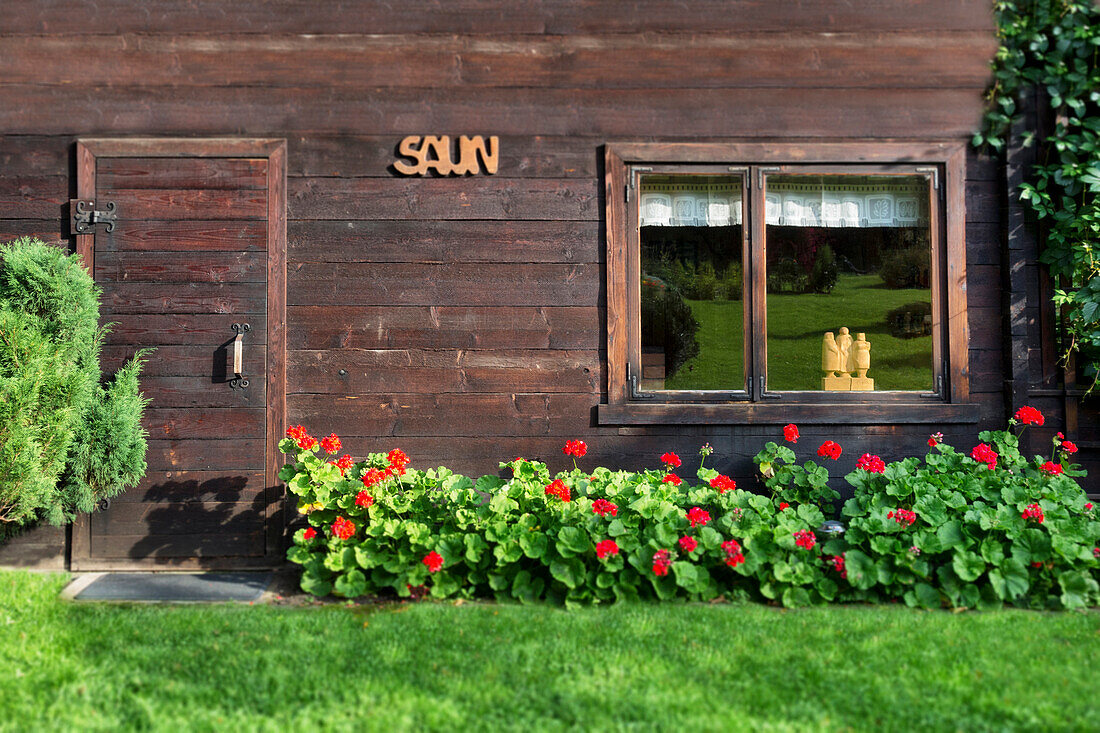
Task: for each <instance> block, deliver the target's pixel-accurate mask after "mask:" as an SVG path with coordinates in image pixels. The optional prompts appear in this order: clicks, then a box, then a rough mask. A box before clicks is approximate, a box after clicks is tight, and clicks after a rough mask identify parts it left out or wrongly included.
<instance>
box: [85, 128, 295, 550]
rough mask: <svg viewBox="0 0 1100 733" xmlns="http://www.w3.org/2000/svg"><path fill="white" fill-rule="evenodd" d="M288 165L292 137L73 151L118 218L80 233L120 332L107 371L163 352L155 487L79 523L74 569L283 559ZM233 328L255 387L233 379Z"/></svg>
mask: <svg viewBox="0 0 1100 733" xmlns="http://www.w3.org/2000/svg"><path fill="white" fill-rule="evenodd" d="M285 160H286V144H285V142H284V141H282V140H242V139H205V140H203V139H190V138H188V139H144V138H142V139H120V140H81V141H79V142H78V143H77V189H78V199H80V200H88V201H92V200H94V201H95V209H97V210H103V211H106V210H108V209H109V206H108V203H109V202H110V203H113V204H114V215H115V217H116V221H114V222H113V226H111V227H110V228H111V229H112V231H107V229H108V228H109V225H108V223H99V224H92V225H91V227H92V228H94V232H92V233H90V234H86V235H78V236H77V249H78V252H79V253H80V254H81V256H82V257H83V258H84V261H85V264H86V265H87V266H88V267H89V269H90V270H91V271H92V272H93V273H94V276H95V280H96V283H97V284H98V285H99V287H100V288H101V289H102V291H103V297H102V304H103V305H102V314H103V315H102V320H103V322H104V323H113V324H114V325H113V326H112V327H111V332H110V334H109V335H108V337H107V339H106V342H105V344H104V349H103V364H104V371H105V372H113V371H114V370H115V369H117V368H118V367H119V366H120V365H121V364H122V363H124V361H125V360H126V359H128V358H129V357H130V356H131V355H133V354H134V353H135V351H137V350H138V349H142V348H147V347H152V348H155V351H154V352H153V353H152V354H150V355H149V356H148V361H147V363H146V365H145V368H144V370H143V373H142V377H141V385H142V391H143V392H144V394H145V395H146V396H147V397H149V398H151V400H152V402H151V403H150V404H149V406H148V407H147V408H146V412H145V428H146V430H147V431H148V439H149V450H148V453H147V457H146V459H147V463H148V470H147V473H146V476H145V480H144V481H142V482H141V484H140V485H139V486H137V487H135V488H133V489H131V490H129V491H127V492H126V493H124V494H122V495H120V496H118V497H115V498H114V499H113V500H111V502H110V504H109V506H107V507H106V508H104V509H102V510H100V511H97V512H95V513H94V514H92V515H90V516H86V517H81V518H80V519H79V520H78V521H77V522H76V524H75V525H74V531H73V550H72V568H73V569H74V570H93V569H94V570H107V569H131V568H133V569H137V568H144V567H151V566H152V567H157V566H161V567H163V566H168V567H180V568H194V567H249V566H259V567H263V566H270V565H272V564H276V563H278V562H279V561H280V560H281V558H282V554H283V548H282V544H281V543H282V531H281V530H282V525H283V517H282V512H281V504H282V492H281V491H280V490H279V487H278V482H277V479H276V474H277V472H278V468H279V464H280V460H279V459H280V458H281V456H280V455H279V454H278V452H277V447H276V446H277V443H278V440H279V438H280V437H281V435H282V431H283V421H284V413H285V358H284V356H285V327H284V324H285V302H286V297H285V280H286V261H285V260H286V254H285V253H286V225H285V211H286V167H285ZM74 208H75V207H74ZM245 324H247V327H246V326H245ZM235 326H236V330H235ZM246 328H247V330H245V329H246ZM238 331H242V333H241V337H242V338H241V353H242V356H243V364H242V366H243V370H242V373H243V375H244V378H245V379H247V387H245V386H243V385H242V384H241V383H234V382H233V381H232V380H233V379H234V373H233V363H232V356H233V350H234V340H235V337H236V335H237V332H238Z"/></svg>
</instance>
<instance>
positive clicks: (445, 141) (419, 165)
mask: <svg viewBox="0 0 1100 733" xmlns="http://www.w3.org/2000/svg"><path fill="white" fill-rule="evenodd" d="M397 152H398V154H400V155H403V156H404V157H406V158H411V159H413V160H415V161H416V165H410V164H408V163H406V162H405V161H403V160H395V161H394V163H393V167H394V169H395V170H396V171H397V172H398V173H400V174H402V175H405V176H422V175H424V174H425V173H427V172H428V171H429V170H432V169H434V170H435V171H436V173H438V174H439V175H441V176H450V175H455V176H464V175H466V174H472V175H477V174H478V173H480V172H481V166H482V165H484V166H485V172H486V173H488V174H489V175H492V174H494V173H496V172H497V157H498V154H499V152H500V138H498V137H497V136H496V135H493V136H491V137H490V138H489V140H488V143H486V141H485V138H483V137H482V136H481V135H474V136H473V137H469V136H467V135H460V136H459V138H458V162H457V163H455V162H452V161H451V137H450V135H443V136H436V135H427V136H425V137H423V138H421V136H420V135H409V136H408V137H406V138H405V139H404V140H402V141H401V144H400V145H398V146H397Z"/></svg>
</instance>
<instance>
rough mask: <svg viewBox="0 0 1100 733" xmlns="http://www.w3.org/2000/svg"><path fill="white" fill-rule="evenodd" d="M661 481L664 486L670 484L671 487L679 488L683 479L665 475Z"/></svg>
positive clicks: (674, 475) (671, 474) (670, 474)
mask: <svg viewBox="0 0 1100 733" xmlns="http://www.w3.org/2000/svg"><path fill="white" fill-rule="evenodd" d="M661 481H662V482H663V483H666V484H672V485H673V486H679V485H680V484H681V482H683V479H682V478H680V477H679V476H677V475H676V474H674V473H666V474H665V477H664V478H663V479H661Z"/></svg>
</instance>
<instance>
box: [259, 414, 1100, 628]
mask: <svg viewBox="0 0 1100 733" xmlns="http://www.w3.org/2000/svg"><path fill="white" fill-rule="evenodd" d="M1029 424H1040V425H1041V424H1042V415H1041V414H1039V412H1038V411H1037V410H1033V409H1032V408H1024V409H1022V410H1021V411H1020V412H1019V413H1017V416H1016V418H1015V419H1013V420H1012V421H1010V426H1009V430H1008V431H987V432H983V433H982V434H981V435H980V436H979V438H980V440H981V442H980V443H979V444H978V445H977V446H975V447H974V448H973V449H972V450H971V451H970V453H969V454H965V453H960V452H958V451H956V450H955V449H954V448H953V447H951V446H950V445H947V444H946V443H943V442H942V436H939V435H933V436H931V437H930V438H929V452H928V454H927V455H926V456H925V457H924V458H923V459H920V458H906V459H904V460H901V461H895V462H893V463H889V464H887V463H885V462H884V461H883V460H882V459H881V458H879V457H878V456H874V455H870V454H866V455H863V456H862V457H861V458H860V459H859V461H858V463H857V468H856V470H855V471H853V472H852V473H850V474H848V475H847V476H845V477H844V478H845V480H846V481H847V482H848V483H849V484H850V485H851V486H853V487H854V488H855V495H854V496H853V497H852V498H851V499H849V500H848V501H847V502H845V503H844V505H843V507H842V508H841V511H840V518H841V519H842V520H843V521H844V522H846V523H847V531H846V532H845V533H843V534H841V535H837V536H831V537H830V536H826V535H825V533H823V531H822V526H823V523H824V522H825V519H826V516H827V515H831V514H832V513H833V502H834V501H836V500H837V499H839V497H840V495H839V494H838V493H837V492H836V491H835V490H833V489H832V488H830V487H829V471H828V468H827V467H826V465H819V464H818V463H816V462H815V461H813V460H808V461H806V462H804V463H801V464H800V463H798V462H797V461H796V454H795V452H794V450H792V449H791V448H790V447H788V446H787V445H780V444H776V443H774V442H769V443H767V444H766V445H765V447H764V449H763V450H762V451H761V452H760V453H759V454H758V455H757V456H756V459H755V460H756V463H757V466H758V468H759V471H760V476H761V479H762V481H763V483H764V486H765V487H766V488H767V489H768V490H769V491H770V495H762V494H757V493H752V492H749V491H745V490H742V489H738V488H737V486H736V482H734V481H733V480H732V479H730V478H729V477H727V476H723V475H720V474H719V473H718V472H717V471H715V470H713V469H710V468H707V467H706V466H705V460H706V457H707V456H708V455H709V454H710V448H709V446H704V447H703V449H702V450H701V451H700V454H701V460H700V467H699V469H698V470H697V471H696V472H695V474H696V477H697V479H698V482H697V483H696V482H693V481H689V480H687V479H686V478H685V477H683V476H682V475H681V474H682V473H686V472H685V471H682V470H681V469H682V466H683V461H682V459H681V458H680V457H679V456H677V455H676V454H675V453H666V454H664V455H663V456H661V457H660V459H659V460H660V462H661V467H660V468H659V469H652V470H646V471H640V472H629V471H611V470H609V469H607V468H595V469H592V470H591V471H582V470H581V469H580V468H579V467H578V464H577V460H578V459H583V458H584V456H585V455H586V453H587V446H586V445H585V444H584V443H583V442H581V441H569V442H568V443H567V444H566V446H565V448H564V451H563V452H564V453H565V454H566V455H569V456H571V457H572V459H573V468H572V470H568V471H563V472H560V473H557V474H556V475H551V474H550V471H549V468H548V467H547V466H546V464H544V463H539V462H536V461H527V460H524V459H523V458H516V459H514V460H512V461H509V462H506V463H502V464H500V465H501V467H502V468H507V469H510V472H511V474H512V476H511V478H507V479H505V478H500V477H498V476H482V477H481V478H479V479H477V480H476V481H474V480H472V479H470V478H468V477H466V476H461V475H459V474H455V473H452V472H451V471H449V470H447V469H446V468H442V467H441V468H437V469H429V470H427V471H421V470H418V469H414V468H411V467H410V466H409V458H408V456H406V455H405V454H404V453H403V452H402V451H400V450H393V451H390V452H389V453H388V454H382V453H377V454H371V455H370V456H368V458H367V460H366V461H362V462H358V463H356V462H354V461H353V460H352V458H351V457H350V456H347V455H345V456H341V457H339V458H334V457H335V456H336V455H337V454H338V453H339V452H340V450H341V445H340V440H339V438H338V437H336V436H335V435H331V436H329V437H328V438H325V439H323V440H321V441H317V440H316V439H315V438H313V437H311V436H310V435H308V433H307V431H306V430H305V429H304V428H302V427H301V426H298V427H292V428H290V429H289V430H288V431H287V434H288V437H287V438H286V439H284V440H283V441H282V443H280V449H281V450H283V451H284V452H285V453H288V454H291V455H292V456H293V458H294V461H293V462H292V463H288V464H287V465H286V466H284V467H283V469H282V471H280V473H279V478H280V479H282V480H283V481H286V482H287V486H288V488H289V489H290V491H291V492H292V493H294V494H296V495H297V496H298V497H299V504H298V506H299V511H301V512H302V513H303V514H305V515H306V517H307V520H308V523H309V525H310V526H309V527H306V528H303V529H299V530H298V531H297V532H295V534H294V545H293V547H291V548H290V550H289V552H288V553H287V557H288V558H289V559H290V560H291V561H292V562H295V563H298V564H300V565H302V568H303V572H302V588H303V589H304V590H305V591H307V592H309V593H312V594H315V595H319V596H321V595H327V594H329V593H335V594H336V595H339V596H343V597H346V598H354V597H357V596H362V595H365V594H377V593H385V592H395V593H396V594H397V595H399V596H406V597H407V596H414V597H419V596H421V595H423V594H425V593H430V594H431V595H432V596H434V597H437V598H446V597H451V596H460V597H491V598H492V597H495V598H497V599H500V600H512V599H515V600H520V601H524V602H532V601H543V600H545V601H552V602H557V603H565V604H567V605H572V604H586V603H599V602H609V601H616V600H628V599H635V598H659V599H662V600H669V599H674V598H684V599H692V600H712V599H715V598H719V597H725V598H748V599H767V600H771V601H777V602H781V603H782V604H783V605H785V606H803V605H808V604H815V603H824V602H830V601H871V602H877V601H896V600H903V601H904V602H905V603H907V604H908V605H910V606H920V607H924V608H938V607H941V606H950V607H970V608H973V607H980V608H994V607H998V606H1001V605H1002V604H1004V603H1011V604H1013V605H1018V606H1027V607H1033V608H1073V607H1081V606H1087V605H1095V604H1096V603H1097V601H1098V600H1100V584H1098V583H1097V580H1098V578H1100V547H1098V545H1100V521H1098V520H1097V518H1096V515H1095V510H1094V507H1093V506H1092V504H1090V503H1089V502H1088V501H1087V497H1086V495H1085V493H1084V491H1083V490H1082V489H1081V487H1080V486H1079V485H1078V484H1077V482H1076V481H1075V480H1074V477H1076V476H1082V475H1084V474H1083V472H1081V471H1080V470H1078V467H1077V466H1075V465H1074V464H1072V463H1071V462H1069V461H1070V457H1071V456H1072V454H1073V453H1075V452H1076V450H1077V449H1076V446H1074V445H1073V444H1072V443H1071V442H1070V441H1066V440H1064V439H1063V438H1062V436H1061V435H1060V434H1059V436H1058V437H1057V438H1055V441H1054V451H1053V455H1052V456H1051V458H1050V459H1049V460H1046V459H1044V458H1043V457H1040V456H1036V457H1034V458H1033V459H1031V460H1026V459H1025V458H1024V457H1023V456H1021V455H1020V453H1019V450H1018V436H1017V435H1015V434H1014V433H1013V428H1015V427H1016V426H1020V429H1021V430H1022V429H1026V427H1027V425H1029ZM783 434H784V438H785V441H786V442H787V443H790V444H792V445H794V444H795V443H797V441H798V439H799V434H798V429H797V426H795V425H793V424H792V425H788V426H786V427H785V428H784V429H783ZM318 448H320V449H321V450H320V452H318ZM842 451H843V448H842V446H840V445H839V444H837V443H836V442H834V441H826V442H825V443H824V444H823V445H822V446H821V447H820V448H818V449H817V451H816V453H817V455H818V456H819V457H820V458H821V459H822V461H823V463H824V462H828V461H830V460H831V461H835V460H837V459H838V458H839V456H840V455H841V453H842Z"/></svg>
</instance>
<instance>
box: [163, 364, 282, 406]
mask: <svg viewBox="0 0 1100 733" xmlns="http://www.w3.org/2000/svg"><path fill="white" fill-rule="evenodd" d="M155 356H156V355H155V353H154V354H153V356H151V357H150V359H153V358H155ZM245 357H246V358H245V369H244V375H245V376H246V377H248V378H249V386H248V387H247V388H245V389H233V388H231V387H230V386H229V383H228V382H226V381H224V380H222V379H221V378H219V381H215V380H214V379H213V378H211V377H210V376H207V374H209V369H210V367H209V366H207V372H206V374H202V375H201V376H195V375H190V376H186V377H154V376H143V377H142V378H141V392H142V394H144V395H145V396H146V397H148V398H149V399H151V400H152V401H153V403H152V406H153V407H180V408H188V409H196V408H206V407H222V408H244V407H258V408H262V407H264V405H265V404H266V400H267V393H266V388H267V387H266V384H265V380H264V379H262V378H258V377H262V375H263V372H262V371H261V370H262V369H263V362H258V361H257V360H256V359H255V356H254V355H253V354H251V353H249V352H247V351H246V353H245ZM229 376H232V374H230V375H229Z"/></svg>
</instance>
